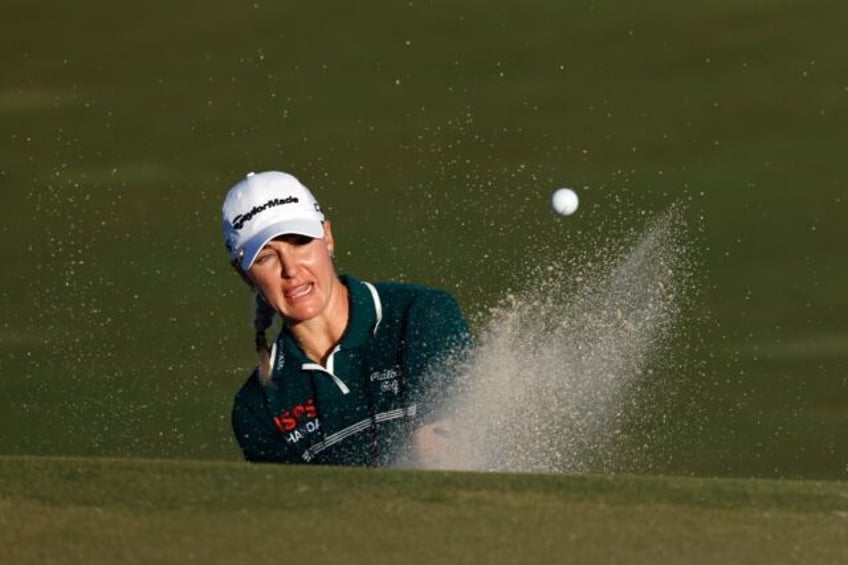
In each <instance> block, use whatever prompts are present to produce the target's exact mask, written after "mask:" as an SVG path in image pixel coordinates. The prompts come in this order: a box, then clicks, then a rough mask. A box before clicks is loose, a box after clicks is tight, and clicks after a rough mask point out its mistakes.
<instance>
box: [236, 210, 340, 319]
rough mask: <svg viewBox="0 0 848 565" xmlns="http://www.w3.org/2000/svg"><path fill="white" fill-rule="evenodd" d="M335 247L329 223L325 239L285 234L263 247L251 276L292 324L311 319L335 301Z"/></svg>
mask: <svg viewBox="0 0 848 565" xmlns="http://www.w3.org/2000/svg"><path fill="white" fill-rule="evenodd" d="M333 247H334V241H333V234H332V231H331V229H330V222H329V221H325V222H324V237H323V238H322V239H313V238H311V237H307V236H303V235H296V234H287V235H281V236H279V237H277V238H275V239H272V240H271V241H269V242H268V243H267V244H266V245H265V247H263V248H262V250H261V251H260V252H259V254H258V255H257V256H256V260H255V261H254V262H253V265H252V266H251V267H250V269H249V270H248V272H247V275H248V277H249V278H250V280H251V281H252V282H253V284H254V285H255V286H256V288H257V289H258V290H259V292H261V293H262V296H263V297H265V300H266V301H267V302H268V303H269V304H270V305H271V306H273V307H274V308H275V309H276V310H277V311H278V312H279V313H280V314H281V315H282V316H283V317H284V318H285V319H286V320H287V321H288V322H290V323H297V322H302V321H305V320H310V319H312V318H315V317H316V316H318V315H320V314H322V313H325V312H327V311H328V305H329V304H330V303H331V301H332V300H333V298H335V296H334V293H335V292H336V291H337V285H338V277H337V276H336V271H335V268H334V266H333V260H332V253H333Z"/></svg>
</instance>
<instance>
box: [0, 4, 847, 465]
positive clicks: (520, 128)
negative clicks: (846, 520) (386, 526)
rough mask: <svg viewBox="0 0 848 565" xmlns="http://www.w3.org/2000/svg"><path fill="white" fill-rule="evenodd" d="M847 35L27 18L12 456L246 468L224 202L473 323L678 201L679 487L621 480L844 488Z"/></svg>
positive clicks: (15, 215) (12, 253) (823, 21)
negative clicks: (557, 192) (268, 191)
mask: <svg viewBox="0 0 848 565" xmlns="http://www.w3.org/2000/svg"><path fill="white" fill-rule="evenodd" d="M846 21H848V4H846V3H844V2H840V1H835V0H834V1H815V0H813V1H805V2H801V1H800V0H796V1H789V0H783V1H779V0H774V1H766V0H744V1H741V2H739V1H736V2H731V1H729V0H728V1H725V0H716V1H713V2H708V3H704V4H703V5H689V4H681V3H678V2H671V1H667V0H650V1H649V2H641V3H637V4H632V3H629V2H624V1H613V2H585V1H581V2H555V1H544V0H529V1H526V2H521V3H519V2H508V1H504V0H490V1H485V2H483V1H436V0H432V1H424V0H413V1H407V2H386V1H379V2H370V3H365V4H356V3H342V2H326V1H310V2H306V1H296V2H278V3H273V2H262V1H259V2H246V3H233V2H219V1H206V2H167V3H166V2H160V1H158V0H154V1H152V2H146V3H137V4H131V5H122V4H120V3H117V4H116V3H113V2H101V1H92V0H83V1H82V2H78V3H67V2H57V1H55V0H51V1H42V2H24V1H22V0H6V1H5V2H4V17H3V21H2V23H0V30H2V33H0V47H2V48H0V58H2V69H3V73H2V79H0V81H1V82H0V120H2V121H0V123H2V127H0V185H2V193H3V205H2V207H0V210H2V212H0V213H2V223H0V236H2V237H0V246H2V247H0V251H2V265H3V267H2V270H0V271H1V272H2V275H0V277H2V293H0V312H2V318H0V320H2V325H0V430H2V431H0V453H5V454H74V455H110V456H133V457H166V458H171V457H179V458H209V459H238V458H239V457H240V454H239V453H238V450H237V448H236V446H235V443H234V442H233V440H232V438H231V433H230V429H229V408H230V401H231V398H232V395H233V394H234V392H235V390H236V389H237V387H238V386H239V385H240V383H241V382H242V381H243V379H244V377H245V375H246V374H247V372H248V371H249V370H250V368H251V366H252V364H253V354H252V351H251V347H252V336H251V326H250V319H251V318H250V315H251V312H250V308H249V292H248V291H247V289H246V288H244V287H243V286H242V285H241V283H240V282H239V281H238V279H237V278H236V277H235V276H234V275H233V274H232V273H231V272H230V271H229V268H228V265H227V263H226V256H225V253H224V250H223V244H222V239H221V235H220V230H219V221H220V202H221V199H222V197H223V194H224V193H225V191H226V190H227V188H229V186H231V185H232V184H234V183H235V182H236V181H238V180H239V179H240V178H241V177H242V176H243V175H244V174H245V173H246V172H248V171H251V170H264V169H280V170H286V171H290V172H292V173H294V174H296V175H297V176H298V177H300V178H301V180H303V181H304V183H305V184H307V185H308V186H310V187H311V188H313V189H314V190H315V191H316V193H317V194H318V196H319V198H320V199H321V200H322V202H323V203H324V205H325V207H326V208H328V209H329V214H330V217H331V218H332V219H333V221H334V232H335V234H336V237H337V239H338V247H339V251H340V257H339V261H338V262H339V267H340V270H342V271H347V272H352V273H355V274H357V275H358V276H360V277H362V278H365V279H368V280H382V279H403V280H412V281H417V282H423V283H429V284H433V285H437V286H440V287H445V288H448V289H450V290H452V291H454V292H455V293H456V295H457V296H458V298H459V299H460V301H461V303H462V305H463V307H464V308H465V309H466V311H467V312H468V313H469V315H470V316H472V317H475V316H476V315H477V314H478V313H480V312H484V311H485V310H486V309H487V308H489V307H491V306H492V305H494V304H495V303H496V302H497V301H498V300H499V299H500V297H501V296H502V295H503V293H504V291H505V289H506V288H509V287H510V286H512V285H516V284H521V282H522V280H523V279H522V276H526V274H527V272H528V271H529V269H530V268H531V267H532V265H533V264H534V263H537V262H541V261H545V260H547V259H549V257H550V253H551V250H558V251H557V252H560V251H561V252H563V253H566V254H567V253H572V252H573V253H575V254H580V253H583V252H585V251H586V250H587V249H589V248H591V247H593V246H597V245H601V244H602V242H604V241H606V240H607V239H613V240H615V239H616V238H617V237H619V236H622V235H623V234H626V233H629V230H640V229H642V227H643V226H644V224H645V222H646V218H650V217H652V216H653V215H655V214H657V213H659V212H661V211H662V210H664V209H666V208H667V207H668V206H669V205H670V204H672V203H674V202H682V203H684V204H685V210H686V212H685V214H686V216H687V218H688V219H689V225H690V230H691V239H692V242H693V244H692V249H693V251H692V254H693V257H692V261H693V264H696V265H698V268H697V271H698V272H697V281H698V284H697V287H698V288H697V289H693V291H692V306H691V307H690V308H689V309H688V311H687V318H686V319H684V320H682V329H683V331H682V332H681V335H680V336H679V339H678V341H679V343H678V347H679V356H680V357H682V358H685V362H682V363H677V364H675V363H671V364H670V365H667V368H666V374H665V375H664V377H663V378H662V379H660V380H658V381H657V382H658V384H657V386H661V387H663V388H662V389H661V390H658V391H655V393H656V394H657V395H659V396H662V397H665V398H668V399H670V400H669V402H667V406H665V408H664V410H663V414H664V416H666V418H664V419H659V418H658V419H657V420H656V421H655V422H653V423H651V422H648V423H643V425H646V426H648V427H650V426H655V428H656V429H654V430H653V431H652V430H650V429H647V430H642V431H641V432H640V433H639V434H637V435H638V436H639V437H641V438H646V437H647V438H650V437H654V436H656V437H660V436H662V437H663V438H664V439H663V440H662V441H663V443H662V445H657V446H651V445H648V448H649V452H650V450H652V449H654V447H655V449H656V453H657V458H656V460H651V458H650V457H649V458H647V459H645V458H644V457H642V458H638V459H634V460H633V461H630V462H626V461H625V462H624V463H623V464H622V465H621V468H620V469H619V470H622V471H630V472H660V473H672V474H699V475H728V476H729V475H733V476H764V477H799V478H841V479H844V478H846V476H848V435H846V434H845V433H844V430H845V429H846V426H848V327H846V320H848V293H846V291H845V289H846V288H848V261H846V258H845V255H846V252H845V249H846V244H848V228H846V219H848V215H846V212H848V209H846V199H848V189H846V187H848V180H847V179H846V175H845V173H844V168H843V163H844V161H845V156H844V154H843V153H844V150H845V142H846V136H848V134H847V133H846V132H848V38H846V34H845V32H844V27H845V22H846ZM563 185H568V186H572V187H575V188H576V189H578V190H579V191H580V194H581V197H582V206H581V209H580V210H579V211H578V213H577V214H576V215H575V216H573V217H571V218H568V219H567V220H563V219H561V218H557V217H555V216H554V214H553V213H552V212H551V211H550V207H549V196H550V193H551V191H552V190H553V189H555V188H557V187H558V186H563ZM683 366H685V367H687V370H679V367H683ZM666 393H667V394H666ZM654 432H656V433H654ZM640 441H641V440H640ZM622 449H623V453H624V452H626V451H627V450H626V447H623V448H622Z"/></svg>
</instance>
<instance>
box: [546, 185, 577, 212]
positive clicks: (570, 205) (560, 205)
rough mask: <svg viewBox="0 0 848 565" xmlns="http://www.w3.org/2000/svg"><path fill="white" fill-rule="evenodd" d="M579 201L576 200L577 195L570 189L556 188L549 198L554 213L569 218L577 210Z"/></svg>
mask: <svg viewBox="0 0 848 565" xmlns="http://www.w3.org/2000/svg"><path fill="white" fill-rule="evenodd" d="M579 203H580V200H579V199H578V198H577V193H576V192H574V191H573V190H571V189H570V188H558V189H556V190H555V191H554V194H553V196H551V206H553V208H554V212H556V213H557V214H559V215H560V216H570V215H571V214H573V213H574V212H575V211H576V210H577V205H578V204H579Z"/></svg>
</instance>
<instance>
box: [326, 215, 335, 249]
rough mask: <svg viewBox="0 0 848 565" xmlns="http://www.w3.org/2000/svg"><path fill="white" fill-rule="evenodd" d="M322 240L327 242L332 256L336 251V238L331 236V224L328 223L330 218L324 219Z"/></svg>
mask: <svg viewBox="0 0 848 565" xmlns="http://www.w3.org/2000/svg"><path fill="white" fill-rule="evenodd" d="M324 242H325V243H326V244H327V251H328V252H329V253H330V257H332V256H333V254H334V253H335V251H336V240H335V239H334V238H333V226H332V225H331V224H330V220H324Z"/></svg>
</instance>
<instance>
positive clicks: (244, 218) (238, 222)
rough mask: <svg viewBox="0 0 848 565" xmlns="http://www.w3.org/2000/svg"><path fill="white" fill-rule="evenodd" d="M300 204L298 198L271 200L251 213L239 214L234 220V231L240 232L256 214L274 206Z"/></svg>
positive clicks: (255, 207)
mask: <svg viewBox="0 0 848 565" xmlns="http://www.w3.org/2000/svg"><path fill="white" fill-rule="evenodd" d="M298 202H300V200H298V199H297V198H296V197H294V196H289V197H287V198H274V199H273V200H269V201H268V202H266V203H265V204H262V205H261V206H254V207H253V208H251V209H250V211H248V212H245V213H244V214H239V215H238V216H236V217H235V218H233V229H234V230H240V229H241V228H243V227H244V224H246V223H247V222H249V221H250V220H251V219H253V217H254V216H255V215H256V214H258V213H259V212H262V211H263V210H267V209H268V208H273V207H274V206H283V205H285V204H297V203H298Z"/></svg>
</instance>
